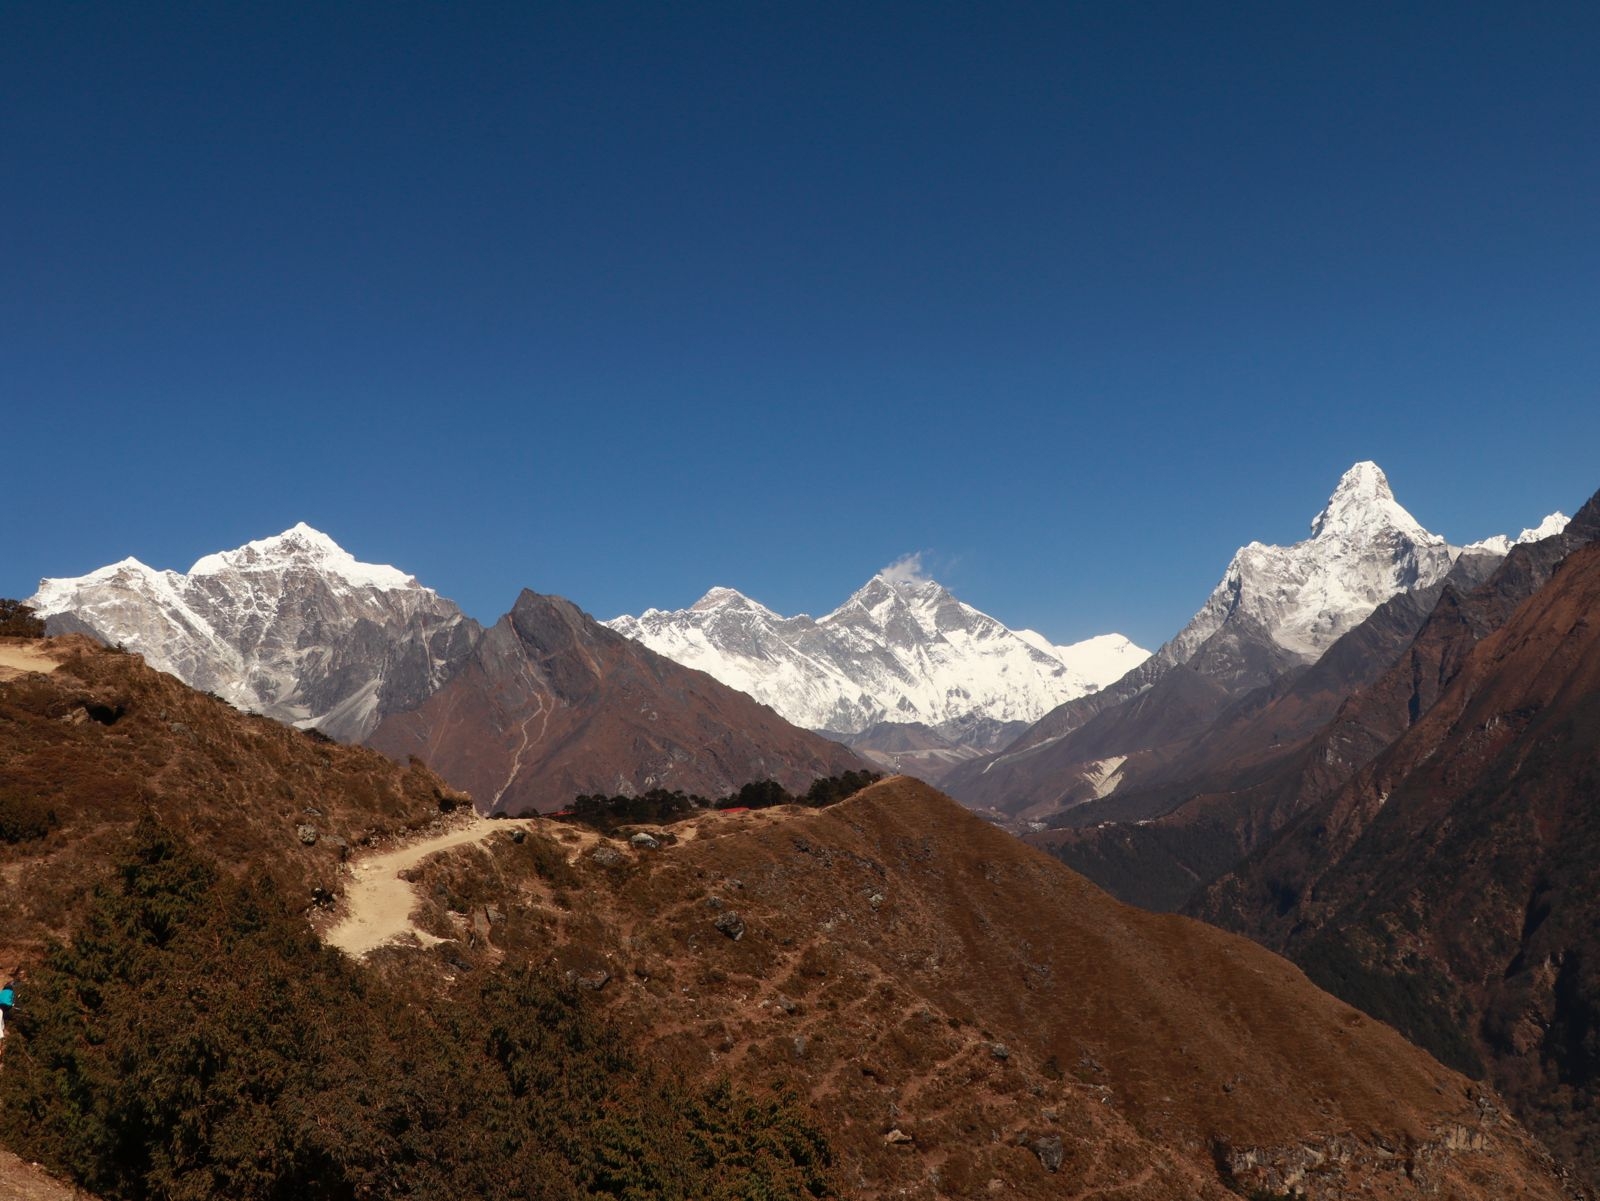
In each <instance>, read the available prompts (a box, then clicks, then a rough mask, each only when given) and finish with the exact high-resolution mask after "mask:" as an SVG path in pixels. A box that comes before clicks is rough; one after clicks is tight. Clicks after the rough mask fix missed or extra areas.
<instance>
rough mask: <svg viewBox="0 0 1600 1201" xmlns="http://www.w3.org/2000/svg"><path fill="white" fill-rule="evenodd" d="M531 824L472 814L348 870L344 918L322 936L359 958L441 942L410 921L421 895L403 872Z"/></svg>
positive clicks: (326, 940)
mask: <svg viewBox="0 0 1600 1201" xmlns="http://www.w3.org/2000/svg"><path fill="white" fill-rule="evenodd" d="M525 824H527V823H525V822H520V821H508V820H505V819H500V818H497V819H495V820H493V821H491V820H490V819H488V818H486V817H479V816H477V815H476V814H474V815H473V816H472V817H470V818H469V819H467V820H466V822H465V823H464V824H462V825H458V826H455V827H454V828H452V829H450V830H447V831H445V832H444V833H443V834H436V835H434V836H433V837H432V838H426V839H423V840H422V841H421V842H414V843H412V844H411V845H409V846H404V847H401V848H400V849H399V850H397V851H388V852H386V853H384V854H382V855H373V856H372V857H370V858H367V859H360V860H357V861H356V862H355V863H353V864H351V865H350V883H349V886H348V887H347V888H346V889H345V906H346V908H345V913H344V916H343V917H342V918H340V919H339V921H338V922H337V923H336V924H335V925H334V926H333V927H332V928H330V929H329V930H328V932H327V933H326V934H324V935H323V940H324V941H325V942H327V944H328V945H329V946H332V947H338V948H339V950H341V951H343V952H344V953H345V954H347V955H350V956H352V957H353V958H356V959H360V958H361V957H362V956H363V955H365V954H367V952H369V951H375V950H377V948H379V947H381V946H383V945H384V944H385V943H389V942H393V941H394V940H395V939H397V938H401V937H403V936H405V935H408V934H409V935H411V936H412V937H413V938H415V939H417V941H419V942H421V943H423V944H424V945H432V944H434V943H436V942H439V941H440V940H439V939H437V938H435V937H434V936H433V935H431V934H428V933H427V932H426V931H423V930H419V929H417V928H416V926H414V925H413V924H412V922H411V911H412V910H413V909H415V908H416V904H417V894H416V891H415V890H414V889H413V888H412V886H411V885H410V884H409V883H408V882H407V881H405V880H402V879H401V878H400V873H401V872H403V871H406V870H408V869H410V868H413V867H416V866H417V864H419V863H421V862H422V861H423V860H424V859H426V858H427V857H428V856H429V855H434V854H437V853H438V852H440V851H446V850H449V849H450V848H451V847H460V846H466V845H468V844H469V843H476V842H483V841H485V840H486V839H488V837H489V836H490V835H491V834H493V833H494V832H495V831H497V830H510V829H514V828H515V827H517V826H522V825H525Z"/></svg>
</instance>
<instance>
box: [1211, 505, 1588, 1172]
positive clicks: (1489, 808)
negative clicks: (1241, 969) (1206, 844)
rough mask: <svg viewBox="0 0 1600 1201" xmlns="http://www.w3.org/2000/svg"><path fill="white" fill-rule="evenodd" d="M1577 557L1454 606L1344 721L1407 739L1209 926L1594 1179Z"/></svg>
mask: <svg viewBox="0 0 1600 1201" xmlns="http://www.w3.org/2000/svg"><path fill="white" fill-rule="evenodd" d="M1597 516H1600V504H1597V502H1596V501H1591V502H1590V505H1589V506H1587V507H1586V509H1585V511H1584V512H1583V513H1580V515H1579V518H1577V519H1575V520H1574V522H1573V527H1577V528H1576V529H1573V528H1572V527H1569V533H1570V537H1572V538H1583V537H1586V536H1587V537H1591V538H1592V537H1593V536H1594V534H1595V532H1596V529H1595V525H1596V523H1595V518H1596V517H1597ZM1552 541H1554V540H1552ZM1518 549H1522V548H1518ZM1560 550H1561V547H1560V546H1559V545H1555V546H1545V545H1543V544H1538V545H1536V546H1535V547H1530V548H1528V553H1527V554H1526V555H1520V556H1519V555H1517V554H1516V553H1515V552H1513V557H1512V558H1511V559H1509V560H1508V561H1507V564H1506V566H1505V568H1503V569H1502V571H1501V572H1499V573H1497V574H1496V576H1495V577H1493V578H1492V579H1491V580H1490V581H1488V583H1486V584H1485V585H1484V586H1483V587H1482V588H1481V589H1479V590H1477V591H1476V592H1474V593H1470V594H1466V595H1460V596H1447V597H1445V598H1444V599H1442V600H1441V602H1440V605H1439V607H1438V609H1437V610H1436V611H1435V615H1434V617H1433V618H1431V619H1430V621H1429V623H1428V625H1427V627H1425V628H1424V630H1423V632H1422V633H1421V634H1419V636H1418V638H1417V640H1416V644H1415V645H1414V647H1413V650H1412V652H1411V653H1410V654H1409V655H1408V656H1407V658H1406V659H1405V660H1403V661H1402V663H1401V664H1400V665H1398V667H1397V671H1396V672H1395V673H1391V677H1386V679H1385V681H1383V682H1382V683H1381V684H1380V685H1379V686H1377V687H1376V688H1375V689H1373V690H1369V693H1368V694H1363V696H1362V697H1361V698H1357V699H1358V700H1359V701H1361V704H1360V705H1359V706H1358V705H1357V704H1356V703H1355V702H1352V705H1351V706H1349V707H1347V708H1348V709H1349V710H1354V711H1355V712H1347V713H1346V714H1343V715H1341V716H1342V717H1343V718H1345V719H1346V724H1349V723H1352V722H1357V721H1361V722H1365V723H1366V728H1368V729H1377V730H1383V729H1386V728H1388V727H1390V726H1392V725H1394V724H1399V725H1401V727H1402V732H1401V733H1400V735H1399V737H1398V738H1397V740H1395V741H1394V742H1393V745H1391V746H1390V747H1389V748H1388V749H1387V750H1385V751H1383V753H1382V754H1380V755H1379V756H1378V757H1377V758H1376V759H1374V760H1373V761H1372V762H1371V763H1369V764H1368V765H1366V766H1365V767H1363V768H1361V769H1360V770H1359V771H1356V772H1355V773H1354V774H1353V775H1352V776H1351V777H1350V778H1349V780H1348V781H1347V782H1346V783H1345V784H1344V785H1343V786H1342V787H1341V788H1339V789H1338V790H1337V791H1336V792H1335V793H1334V794H1333V795H1332V796H1331V797H1330V798H1329V799H1328V800H1326V801H1324V802H1322V803H1321V804H1319V805H1316V806H1315V807H1313V808H1311V809H1309V810H1308V811H1306V812H1305V813H1303V814H1301V815H1300V816H1299V817H1298V818H1297V819H1296V820H1295V821H1293V822H1292V823H1291V824H1290V825H1288V826H1287V827H1286V828H1285V829H1284V830H1283V831H1282V832H1281V833H1280V834H1279V835H1277V836H1276V837H1275V838H1274V839H1273V840H1272V841H1270V842H1269V843H1267V844H1266V845H1265V846H1263V847H1262V848H1261V849H1260V850H1259V851H1258V852H1257V853H1256V854H1255V855H1253V856H1252V857H1251V858H1250V859H1248V860H1247V861H1246V862H1245V863H1244V864H1243V865H1242V866H1240V867H1239V868H1238V870H1237V871H1235V872H1234V873H1232V874H1231V875H1229V876H1226V877H1224V878H1223V879H1221V880H1220V881H1218V882H1217V883H1216V884H1214V885H1213V886H1212V887H1211V888H1210V889H1209V890H1207V892H1206V893H1205V894H1204V895H1203V897H1202V898H1200V900H1199V901H1198V902H1197V903H1196V911H1197V912H1198V913H1200V914H1202V915H1203V916H1205V917H1207V918H1208V919H1210V920H1213V921H1216V922H1218V923H1219V924H1223V925H1226V926H1229V927H1231V928H1234V929H1237V930H1240V931H1243V932H1246V933H1249V934H1250V935H1251V936H1252V937H1255V938H1256V939H1258V940H1259V941H1261V942H1263V943H1265V944H1266V945H1268V946H1271V947H1274V948H1278V949H1281V950H1283V951H1285V952H1286V953H1287V954H1289V955H1290V956H1291V957H1292V958H1294V959H1296V960H1297V961H1298V962H1300V963H1302V964H1303V965H1305V967H1306V968H1307V970H1308V972H1310V973H1311V974H1312V976H1313V978H1315V979H1317V980H1318V981H1319V982H1321V983H1323V984H1324V985H1325V986H1326V987H1329V988H1331V989H1332V990H1333V991H1335V992H1337V993H1338V994H1339V995H1341V996H1344V997H1345V998H1346V999H1347V1000H1350V1001H1351V1002H1352V1003H1354V1004H1357V1005H1360V1006H1361V1007H1362V1008H1364V1009H1366V1010H1367V1011H1368V1012H1369V1013H1372V1014H1374V1015H1375V1016H1379V1017H1382V1018H1384V1019H1385V1020H1388V1021H1391V1022H1394V1023H1395V1024H1396V1025H1398V1026H1399V1027H1400V1028H1401V1029H1402V1030H1403V1031H1405V1032H1406V1033H1407V1034H1409V1035H1410V1036H1411V1037H1412V1038H1414V1039H1415V1040H1417V1041H1418V1042H1420V1043H1421V1044H1422V1045H1424V1046H1427V1047H1429V1048H1430V1049H1432V1050H1434V1051H1435V1053H1436V1054H1439V1055H1440V1056H1441V1057H1442V1058H1445V1059H1446V1060H1447V1061H1450V1062H1454V1063H1456V1064H1457V1065H1459V1066H1462V1067H1465V1068H1468V1069H1479V1068H1480V1067H1481V1068H1484V1069H1487V1070H1488V1072H1489V1073H1490V1075H1491V1076H1492V1078H1493V1079H1494V1080H1496V1081H1497V1082H1498V1083H1499V1085H1500V1086H1501V1087H1502V1088H1503V1089H1504V1090H1505V1091H1506V1092H1507V1094H1508V1095H1509V1096H1510V1097H1511V1098H1512V1100H1513V1102H1514V1103H1515V1104H1516V1106H1517V1107H1518V1109H1519V1112H1521V1113H1522V1114H1523V1116H1524V1117H1525V1119H1526V1120H1528V1121H1529V1122H1530V1123H1532V1124H1533V1125H1534V1127H1535V1128H1536V1129H1537V1130H1538V1131H1540V1133H1541V1134H1542V1135H1543V1136H1544V1137H1545V1138H1546V1139H1547V1140H1548V1141H1549V1142H1550V1144H1551V1145H1552V1146H1553V1147H1555V1148H1556V1149H1557V1150H1558V1152H1560V1153H1561V1154H1563V1155H1564V1156H1566V1157H1568V1158H1570V1159H1573V1160H1575V1161H1578V1162H1580V1163H1581V1165H1582V1167H1583V1170H1584V1171H1585V1172H1586V1173H1587V1174H1588V1175H1589V1178H1590V1179H1591V1180H1594V1179H1597V1178H1600V1153H1597V1152H1600V1124H1597V1121H1596V1119H1595V1117H1594V1115H1595V1113H1596V1112H1597V1106H1596V1103H1597V1101H1600V1052H1597V1050H1596V1047H1597V1045H1600V1044H1597V1041H1596V1040H1597V1038H1600V970H1597V968H1600V934H1597V931H1600V868H1597V865H1600V807H1597V805H1596V798H1600V623H1597V620H1596V618H1597V615H1600V547H1596V546H1593V545H1590V546H1587V547H1583V548H1580V549H1578V550H1575V551H1573V552H1572V553H1571V554H1570V555H1568V556H1566V557H1565V558H1564V559H1559V565H1558V566H1555V567H1554V570H1553V571H1552V570H1551V565H1552V563H1555V562H1557V560H1558V557H1559V556H1558V552H1559V551H1560ZM1545 578H1548V582H1547V583H1546V584H1545V586H1544V587H1543V588H1540V589H1539V590H1538V591H1537V592H1535V593H1534V594H1533V595H1532V596H1531V597H1528V598H1526V599H1524V600H1523V602H1522V604H1521V605H1520V606H1518V607H1516V608H1515V609H1514V610H1513V611H1512V612H1511V613H1510V615H1509V617H1507V618H1501V617H1500V616H1499V615H1500V614H1501V613H1503V612H1504V611H1505V610H1506V609H1507V608H1508V607H1510V606H1511V605H1512V601H1513V598H1514V597H1515V596H1516V595H1517V593H1518V592H1521V591H1525V590H1526V589H1528V588H1530V587H1533V586H1536V585H1537V583H1538V582H1539V581H1540V580H1541V579H1545ZM1435 698H1436V699H1435ZM1430 702H1431V703H1430ZM1414 710H1421V712H1420V715H1419V716H1416V717H1415V718H1412V717H1411V716H1410V714H1411V713H1412V712H1413V711H1414ZM1361 714H1364V715H1365V716H1359V715H1361Z"/></svg>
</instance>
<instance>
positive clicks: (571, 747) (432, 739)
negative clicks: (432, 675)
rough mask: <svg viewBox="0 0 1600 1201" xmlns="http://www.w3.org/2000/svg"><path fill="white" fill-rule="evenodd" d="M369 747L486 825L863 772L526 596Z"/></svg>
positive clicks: (568, 609)
mask: <svg viewBox="0 0 1600 1201" xmlns="http://www.w3.org/2000/svg"><path fill="white" fill-rule="evenodd" d="M367 742H368V745H370V746H373V747H376V748H377V749H378V750H381V751H383V752H384V753H386V754H388V755H390V756H391V757H393V758H395V759H397V760H399V761H401V762H404V761H405V760H406V759H407V758H408V757H410V756H412V755H415V756H418V757H420V758H422V759H423V760H424V761H426V762H427V763H429V764H430V765H432V766H433V767H434V768H435V769H436V770H437V771H438V772H439V773H440V774H441V775H442V776H444V778H445V779H446V780H449V781H450V782H451V783H452V784H454V785H455V786H456V787H459V788H464V789H466V790H467V791H468V792H470V793H472V795H473V797H474V798H475V799H476V801H477V803H478V807H479V809H480V810H481V811H483V812H486V813H487V812H494V813H511V814H517V813H528V812H539V811H541V810H543V811H548V810H553V809H561V808H564V807H565V806H567V805H569V804H570V803H571V802H572V799H573V797H575V796H579V795H582V794H586V793H588V794H592V793H600V794H606V795H610V794H614V793H630V794H639V793H643V792H647V791H649V790H650V789H653V788H663V789H667V790H669V791H671V790H681V791H683V792H687V793H695V794H699V795H701V796H707V797H717V796H722V795H724V794H726V793H728V792H731V791H733V790H734V789H736V788H738V787H739V786H740V785H741V784H745V783H748V782H750V781H753V780H762V779H767V778H771V779H775V780H777V781H778V782H779V783H780V784H782V785H784V787H786V788H789V789H791V790H796V791H804V790H805V788H806V787H807V786H808V785H809V784H810V783H811V781H812V780H813V779H815V778H817V777H818V776H832V775H838V774H840V773H842V772H846V771H857V770H861V769H864V768H865V767H866V766H867V764H866V763H865V762H864V761H863V760H862V759H860V758H859V757H857V756H856V755H855V754H854V753H852V752H851V751H849V750H848V749H846V748H845V747H844V746H841V745H840V744H839V743H836V742H832V741H829V740H828V739H826V738H823V737H821V736H820V735H817V734H814V733H811V732H809V731H806V730H802V729H798V728H797V727H795V726H792V725H790V724H789V723H788V722H786V721H784V720H783V719H782V718H781V717H779V716H778V715H777V714H776V713H774V712H773V711H772V710H771V709H769V708H767V707H766V706H765V705H762V704H760V703H758V702H757V701H755V700H752V699H751V698H750V697H748V696H746V695H745V694H743V693H741V692H738V691H736V690H735V689H732V688H729V687H728V686H727V685H725V684H722V683H720V682H719V681H717V680H715V679H713V678H712V677H711V676H708V675H706V674H705V673H704V672H699V671H694V670H693V669H691V668H686V667H683V666H681V665H680V664H678V663H674V662H673V661H672V660H670V659H668V658H666V657H665V656H663V655H658V654H656V653H655V652H654V651H652V650H650V649H649V648H648V647H645V646H642V645H640V644H639V643H637V642H634V641H633V640H631V639H628V638H624V637H623V636H622V635H620V634H618V633H615V632H614V631H612V630H609V629H607V628H605V627H604V626H602V625H601V624H600V623H599V622H597V621H595V620H594V618H592V617H590V616H589V615H588V614H587V613H584V612H583V611H582V610H581V609H579V608H578V607H577V606H576V605H574V604H573V603H572V602H571V601H568V600H564V599H562V598H561V597H553V596H541V595H539V594H538V593H535V592H531V591H526V590H525V591H524V592H523V593H522V595H521V596H520V597H518V598H517V603H516V605H515V606H513V608H512V610H511V612H509V613H507V614H506V615H505V616H504V617H502V618H501V619H500V620H499V621H498V622H496V623H495V624H494V626H492V627H491V628H490V629H489V630H488V631H487V632H486V633H485V634H484V636H483V637H482V638H481V639H480V640H479V641H478V643H477V645H476V646H475V647H474V648H473V649H472V652H471V654H470V655H469V656H468V657H467V659H466V661H465V662H464V663H463V664H462V665H461V667H460V669H459V670H458V671H457V672H456V673H455V674H454V675H453V676H452V677H451V678H450V679H449V680H447V681H446V682H445V683H444V684H443V685H442V686H441V687H440V688H439V689H438V690H437V691H436V692H434V693H433V695H431V696H430V697H428V698H427V700H425V701H423V702H422V703H421V704H419V705H417V706H415V707H413V708H411V709H409V710H406V711H403V712H398V713H392V714H389V715H388V716H386V717H385V718H384V719H383V721H382V722H381V723H380V724H379V725H378V727H377V728H376V729H375V730H373V732H372V733H371V735H370V736H369V737H368V739H367Z"/></svg>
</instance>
